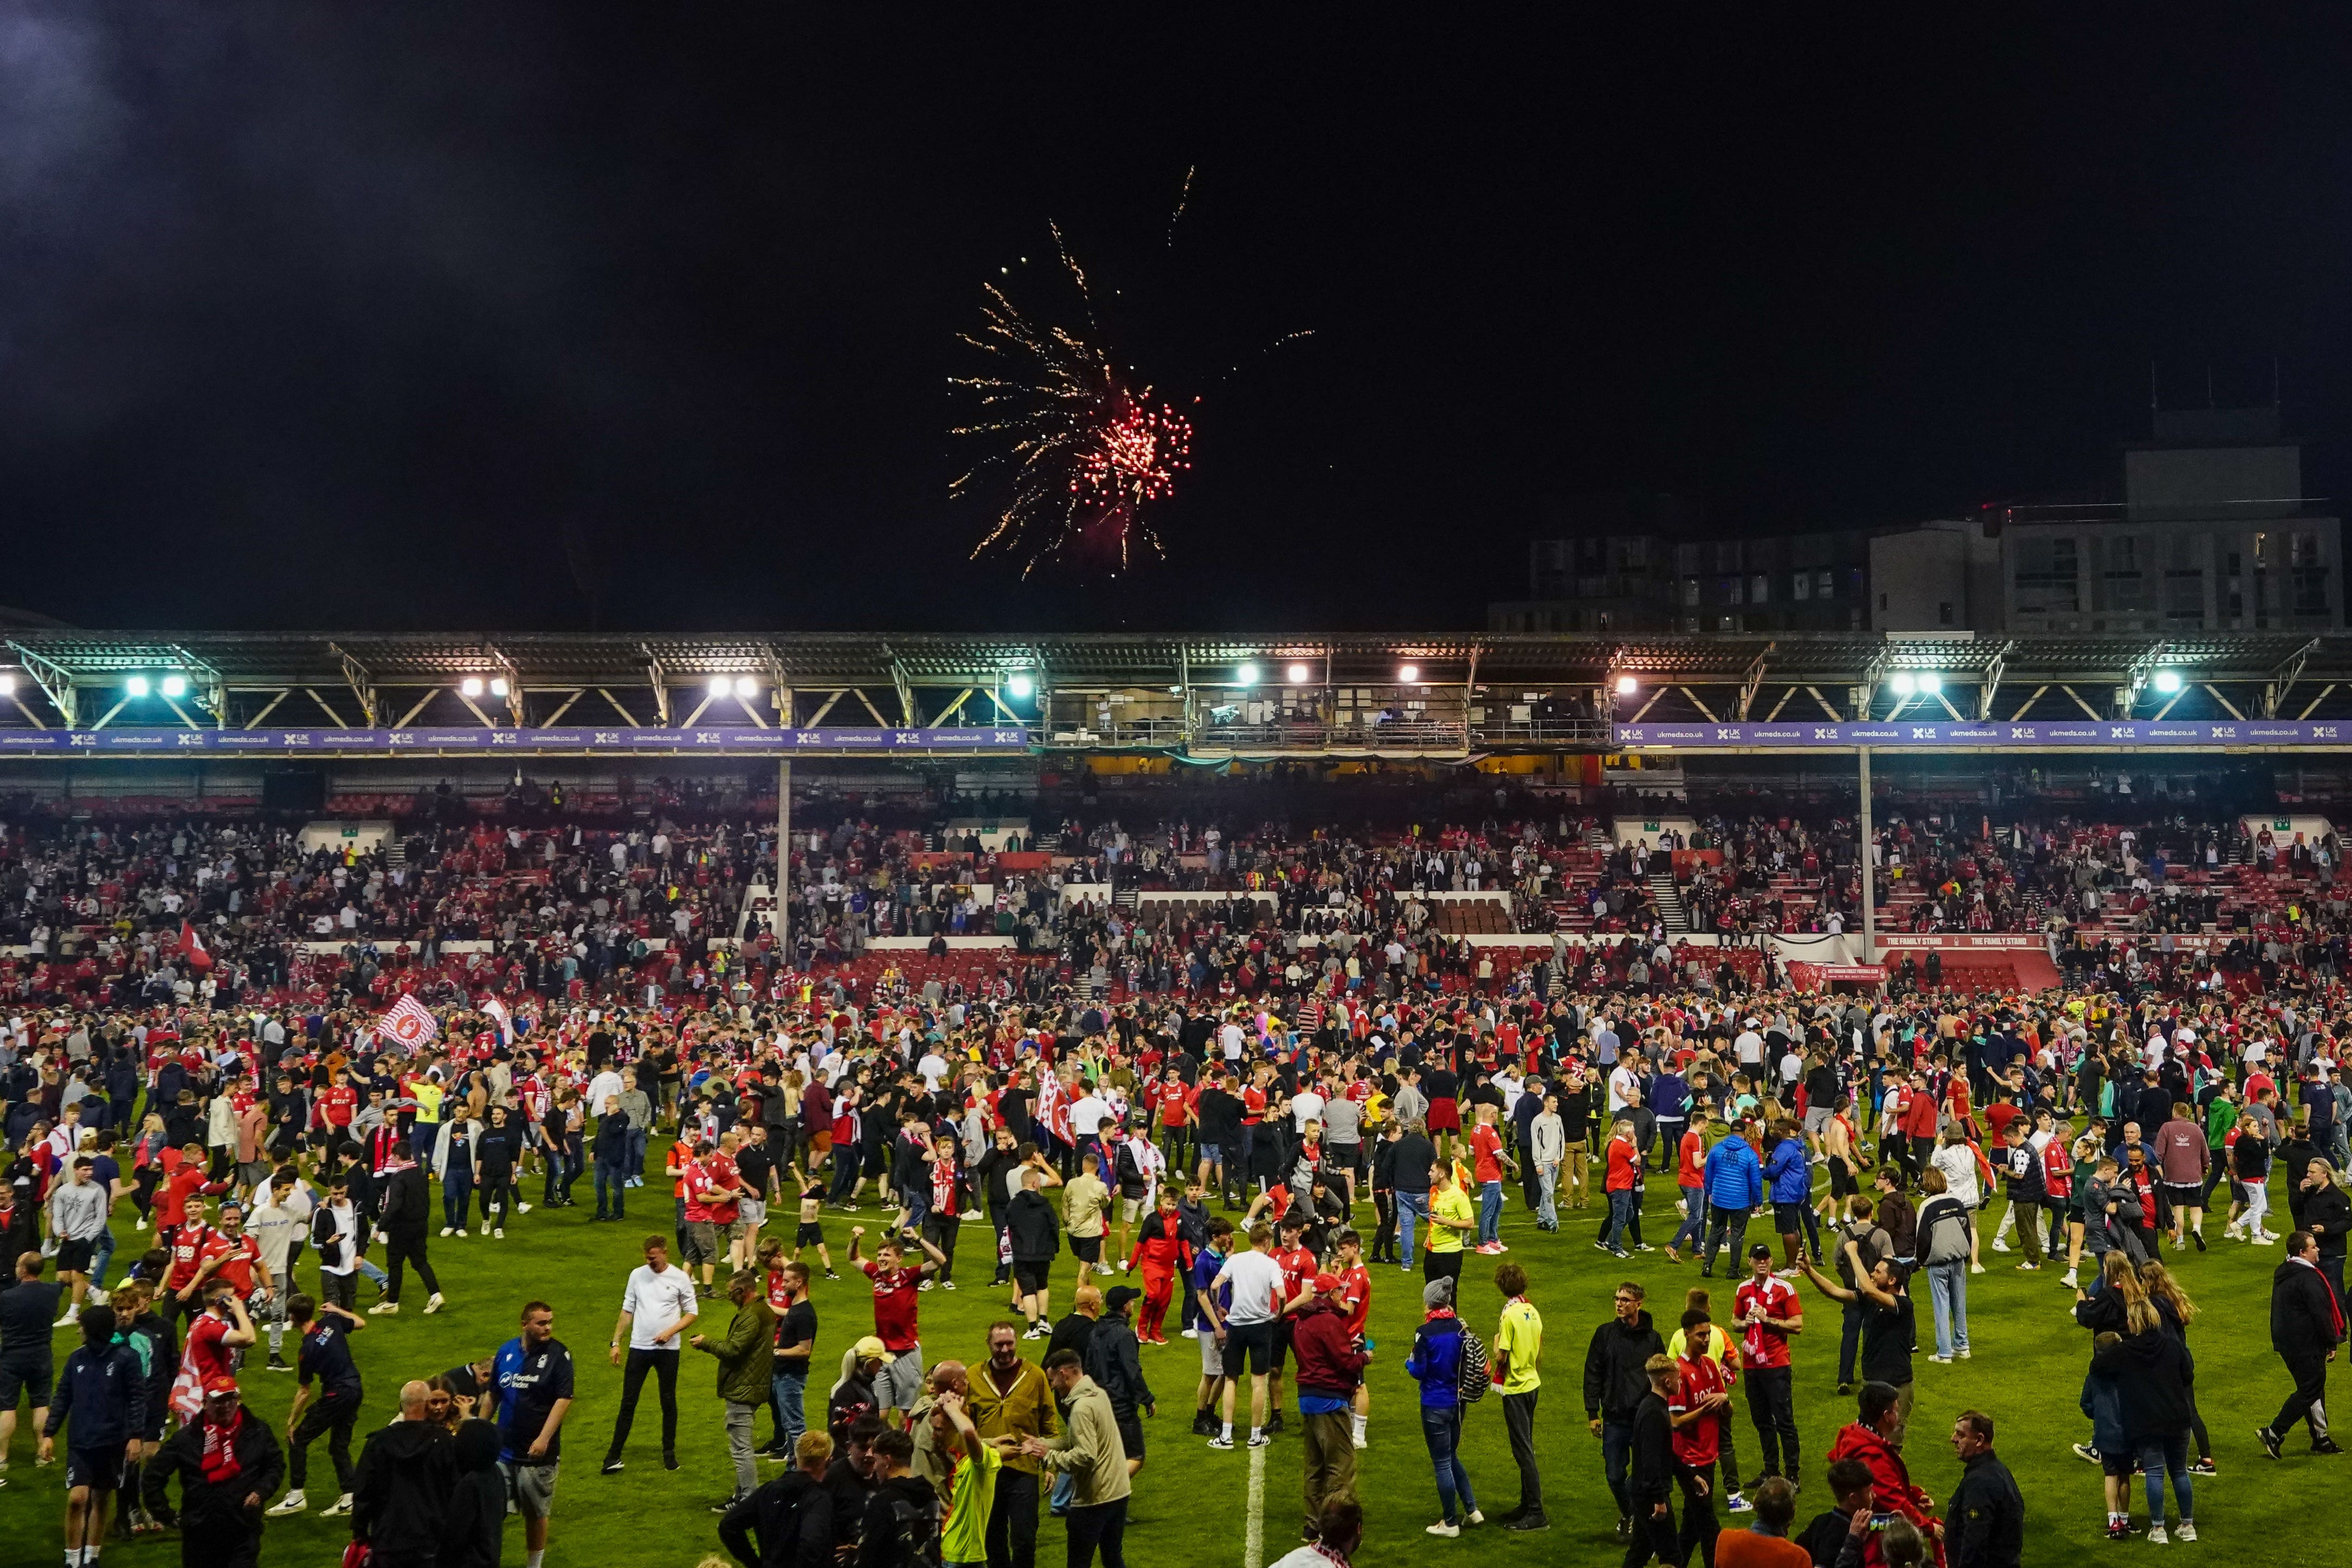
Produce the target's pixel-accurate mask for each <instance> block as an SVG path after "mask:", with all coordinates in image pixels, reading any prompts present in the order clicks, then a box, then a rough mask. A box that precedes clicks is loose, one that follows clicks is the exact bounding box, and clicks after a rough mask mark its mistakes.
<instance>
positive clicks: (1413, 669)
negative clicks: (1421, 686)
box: [1397, 664, 1421, 686]
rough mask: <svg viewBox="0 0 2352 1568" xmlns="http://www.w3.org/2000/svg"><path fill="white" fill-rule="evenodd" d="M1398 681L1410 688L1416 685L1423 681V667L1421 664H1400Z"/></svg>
mask: <svg viewBox="0 0 2352 1568" xmlns="http://www.w3.org/2000/svg"><path fill="white" fill-rule="evenodd" d="M1397 679H1398V680H1400V681H1402V682H1403V683H1404V684H1405V685H1409V686H1410V685H1415V684H1416V683H1418V682H1419V681H1420V679H1421V666H1420V665H1419V664H1399V665H1398V666H1397Z"/></svg>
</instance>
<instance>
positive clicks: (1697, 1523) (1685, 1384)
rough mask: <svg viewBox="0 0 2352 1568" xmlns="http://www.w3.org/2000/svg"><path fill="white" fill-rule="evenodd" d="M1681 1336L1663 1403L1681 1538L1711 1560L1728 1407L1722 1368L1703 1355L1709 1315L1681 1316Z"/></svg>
mask: <svg viewBox="0 0 2352 1568" xmlns="http://www.w3.org/2000/svg"><path fill="white" fill-rule="evenodd" d="M1683 1334H1684V1337H1685V1340H1686V1341H1687V1342H1688V1343H1689V1346H1690V1348H1689V1351H1688V1353H1687V1354H1685V1355H1683V1356H1682V1357H1681V1358H1680V1359H1679V1360H1677V1361H1676V1362H1675V1392H1674V1394H1673V1396H1671V1397H1670V1398H1668V1399H1667V1401H1666V1415H1667V1417H1668V1418H1669V1419H1670V1420H1672V1421H1673V1423H1674V1428H1675V1460H1676V1461H1677V1466H1676V1468H1677V1469H1678V1471H1679V1472H1680V1475H1681V1479H1682V1485H1683V1539H1684V1540H1685V1541H1688V1542H1692V1543H1693V1544H1694V1545H1698V1546H1700V1547H1701V1548H1702V1549H1703V1550H1704V1551H1705V1552H1706V1556H1707V1558H1708V1559H1709V1560H1710V1561H1712V1560H1713V1558H1714V1555H1715V1535H1716V1531H1717V1524H1716V1520H1715V1498H1716V1485H1715V1482H1716V1477H1715V1461H1716V1459H1717V1457H1718V1455H1719V1454H1720V1453H1721V1451H1722V1448H1723V1423H1722V1421H1721V1420H1719V1419H1718V1418H1717V1416H1718V1413H1719V1412H1721V1411H1724V1410H1727V1409H1729V1408H1730V1406H1731V1396H1730V1395H1729V1394H1728V1393H1727V1392H1726V1391H1725V1388H1724V1377H1723V1368H1722V1367H1721V1366H1719V1365H1717V1364H1716V1363H1715V1361H1714V1360H1713V1359H1712V1358H1710V1357H1708V1356H1707V1355H1706V1354H1703V1353H1701V1351H1700V1349H1699V1347H1700V1346H1701V1345H1703V1344H1705V1343H1706V1342H1707V1339H1708V1337H1709V1336H1708V1334H1707V1316H1706V1312H1705V1310H1703V1309H1701V1308H1698V1307H1693V1308H1692V1309H1691V1310H1690V1311H1688V1312H1685V1313H1684V1314H1683Z"/></svg>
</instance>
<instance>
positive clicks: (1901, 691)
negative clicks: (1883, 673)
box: [1886, 670, 1919, 697]
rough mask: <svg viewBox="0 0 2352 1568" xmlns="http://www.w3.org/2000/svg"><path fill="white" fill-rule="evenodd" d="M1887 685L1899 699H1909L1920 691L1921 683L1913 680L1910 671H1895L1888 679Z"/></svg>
mask: <svg viewBox="0 0 2352 1568" xmlns="http://www.w3.org/2000/svg"><path fill="white" fill-rule="evenodd" d="M1886 684H1887V685H1888V686H1889V687H1891V688H1892V689H1893V690H1894V693H1895V695H1896V696H1898V697H1907V696H1909V695H1911V694H1912V693H1913V692H1916V691H1917V690H1918V689H1919V683H1918V682H1917V681H1916V680H1915V679H1913V678H1912V675H1911V672H1910V671H1908V670H1897V671H1895V674H1893V675H1891V676H1889V677H1888V678H1887V682H1886Z"/></svg>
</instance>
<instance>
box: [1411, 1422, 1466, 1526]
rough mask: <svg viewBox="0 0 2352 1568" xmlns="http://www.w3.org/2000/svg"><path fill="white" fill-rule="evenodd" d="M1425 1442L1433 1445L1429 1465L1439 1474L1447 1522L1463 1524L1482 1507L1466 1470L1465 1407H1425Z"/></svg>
mask: <svg viewBox="0 0 2352 1568" xmlns="http://www.w3.org/2000/svg"><path fill="white" fill-rule="evenodd" d="M1421 1440H1422V1441H1423V1442H1424V1443H1426V1444H1428V1445H1429V1462H1430V1464H1431V1466H1432V1467H1433V1469H1435V1470H1436V1472H1437V1501H1438V1506H1439V1507H1440V1508H1442V1509H1444V1512H1445V1522H1446V1523H1448V1524H1459V1523H1461V1522H1462V1516H1463V1515H1464V1514H1465V1513H1470V1512H1473V1511H1475V1510H1476V1509H1477V1507H1478V1497H1477V1494H1476V1493H1475V1492H1474V1491H1472V1490H1470V1472H1469V1471H1467V1470H1465V1469H1463V1468H1462V1457H1461V1452H1460V1450H1461V1447H1462V1406H1459V1405H1446V1406H1428V1405H1424V1406H1422V1407H1421Z"/></svg>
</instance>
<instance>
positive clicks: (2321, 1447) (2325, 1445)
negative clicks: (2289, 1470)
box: [2311, 1437, 2344, 1454]
mask: <svg viewBox="0 0 2352 1568" xmlns="http://www.w3.org/2000/svg"><path fill="white" fill-rule="evenodd" d="M2311 1451H2312V1452H2313V1453H2315V1454H2340V1453H2342V1452H2343V1451H2344V1450H2343V1449H2341V1448H2337V1447H2336V1439H2335V1438H2333V1437H2315V1438H2313V1439H2312V1440H2311Z"/></svg>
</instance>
